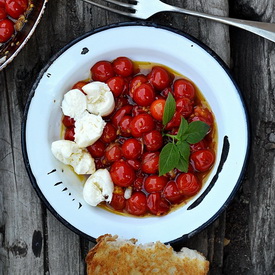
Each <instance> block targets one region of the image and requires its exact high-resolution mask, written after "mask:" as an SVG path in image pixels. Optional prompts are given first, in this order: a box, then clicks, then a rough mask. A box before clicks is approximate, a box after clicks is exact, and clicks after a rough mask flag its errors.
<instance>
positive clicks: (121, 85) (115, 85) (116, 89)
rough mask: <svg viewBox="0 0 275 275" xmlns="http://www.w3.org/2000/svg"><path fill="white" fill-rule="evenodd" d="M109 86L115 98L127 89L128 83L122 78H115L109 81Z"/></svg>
mask: <svg viewBox="0 0 275 275" xmlns="http://www.w3.org/2000/svg"><path fill="white" fill-rule="evenodd" d="M107 85H108V86H109V88H110V90H111V91H112V93H113V95H114V96H115V97H118V96H120V95H121V94H122V93H123V92H124V90H125V89H126V83H125V81H124V78H123V77H121V76H113V77H111V78H109V79H108V80H107Z"/></svg>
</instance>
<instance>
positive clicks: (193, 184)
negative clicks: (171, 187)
mask: <svg viewBox="0 0 275 275" xmlns="http://www.w3.org/2000/svg"><path fill="white" fill-rule="evenodd" d="M176 183H177V186H178V189H179V192H180V194H181V195H184V196H187V197H191V196H194V195H195V194H196V193H197V192H198V191H199V190H200V188H201V183H200V181H199V179H198V178H197V177H196V176H195V175H194V174H192V173H182V174H180V175H179V176H178V177H177V179H176Z"/></svg>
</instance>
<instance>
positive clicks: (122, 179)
mask: <svg viewBox="0 0 275 275" xmlns="http://www.w3.org/2000/svg"><path fill="white" fill-rule="evenodd" d="M110 174H111V178H112V180H113V183H114V184H116V185H118V186H121V187H128V186H130V185H131V184H132V183H133V182H134V180H135V177H136V175H135V171H134V169H133V168H132V167H131V166H130V165H129V164H128V163H127V162H126V161H124V160H120V161H116V162H114V163H113V164H112V166H111V169H110Z"/></svg>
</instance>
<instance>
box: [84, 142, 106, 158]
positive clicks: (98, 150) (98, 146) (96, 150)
mask: <svg viewBox="0 0 275 275" xmlns="http://www.w3.org/2000/svg"><path fill="white" fill-rule="evenodd" d="M87 150H88V151H89V153H90V154H91V156H92V157H93V158H100V157H103V156H104V152H105V144H104V143H103V142H102V141H101V140H97V141H96V142H95V143H94V144H92V145H90V146H88V147H87Z"/></svg>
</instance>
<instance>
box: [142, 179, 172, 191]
mask: <svg viewBox="0 0 275 275" xmlns="http://www.w3.org/2000/svg"><path fill="white" fill-rule="evenodd" d="M167 182H168V179H167V177H165V176H160V177H159V176H156V175H152V176H148V177H147V178H146V179H145V181H144V189H145V190H146V191H147V192H148V193H154V192H160V191H162V190H163V189H164V187H165V185H166V184H167Z"/></svg>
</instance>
